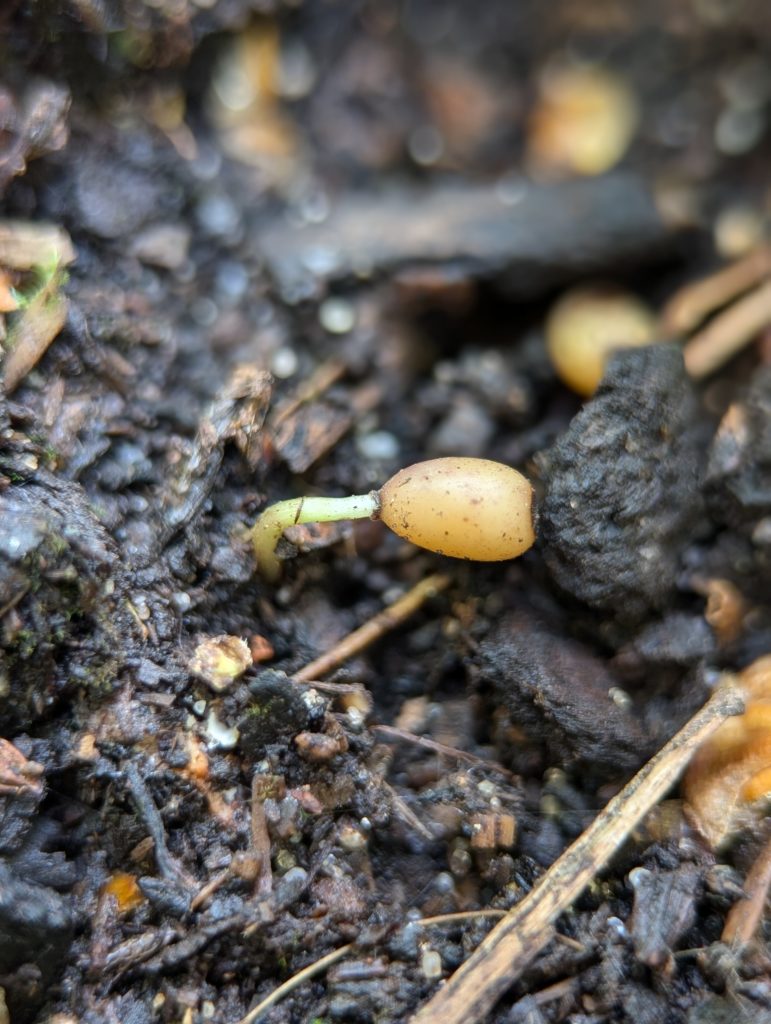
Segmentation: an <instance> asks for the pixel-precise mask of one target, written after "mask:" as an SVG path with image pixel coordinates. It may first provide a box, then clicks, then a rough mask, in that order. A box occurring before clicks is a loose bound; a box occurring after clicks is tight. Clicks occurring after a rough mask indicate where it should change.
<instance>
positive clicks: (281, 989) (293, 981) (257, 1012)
mask: <svg viewBox="0 0 771 1024" xmlns="http://www.w3.org/2000/svg"><path fill="white" fill-rule="evenodd" d="M352 949H353V943H352V942H349V943H348V945H346V946H341V947H340V948H339V949H333V950H332V952H331V953H327V955H326V956H323V957H322V958H321V959H320V960H316V961H315V963H312V964H308V966H307V967H303V969H302V970H301V971H298V972H297V974H293V975H292V977H291V978H287V980H286V981H285V982H284V983H283V984H281V985H279V986H278V988H277V989H274V990H273V991H272V992H271V994H270V995H269V996H266V997H265V999H263V1000H262V1002H261V1003H258V1004H257V1005H256V1006H254V1007H252V1009H251V1010H250V1011H249V1012H248V1013H247V1015H246V1016H245V1017H242V1018H241V1020H239V1021H238V1024H255V1022H256V1021H258V1020H259V1019H260V1017H262V1015H263V1014H264V1013H265V1012H266V1011H267V1010H269V1009H270V1008H271V1007H272V1006H275V1005H276V1003H279V1002H281V1000H282V999H283V998H284V996H288V995H289V993H290V992H293V991H294V990H295V989H296V988H297V987H298V986H299V985H302V983H303V982H304V981H308V979H309V978H315V977H316V975H317V974H321V973H322V971H325V970H326V969H327V967H331V966H332V964H336V963H337V961H338V960H342V959H343V957H344V956H345V955H346V954H347V953H350V951H351V950H352Z"/></svg>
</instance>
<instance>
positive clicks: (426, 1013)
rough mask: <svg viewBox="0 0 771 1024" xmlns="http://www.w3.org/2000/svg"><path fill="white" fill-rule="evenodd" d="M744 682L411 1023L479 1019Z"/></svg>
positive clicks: (654, 766)
mask: <svg viewBox="0 0 771 1024" xmlns="http://www.w3.org/2000/svg"><path fill="white" fill-rule="evenodd" d="M743 710H744V702H743V698H742V692H741V690H740V689H739V688H738V687H737V686H736V685H735V684H733V683H732V682H730V681H726V682H725V683H724V685H723V686H721V688H720V689H719V690H718V691H717V692H716V693H715V694H714V695H713V696H712V697H711V699H710V700H709V701H708V702H707V703H706V704H705V705H704V707H703V708H702V709H701V710H700V711H698V712H697V713H696V714H695V715H694V716H693V718H691V720H690V721H689V722H687V723H686V725H685V726H683V728H682V729H681V730H680V731H679V732H678V733H677V734H676V735H675V736H673V737H672V739H671V740H670V741H669V743H667V744H666V746H665V747H663V748H662V750H660V751H659V753H658V754H656V755H655V756H654V757H653V758H652V759H651V760H650V761H649V762H648V763H647V764H646V765H645V766H644V767H643V768H641V769H640V771H639V772H638V773H637V775H635V776H634V778H633V779H632V780H631V781H630V782H629V783H627V785H626V786H625V787H624V788H623V789H622V790H621V792H620V793H618V795H617V796H615V797H614V798H613V799H612V800H611V801H610V803H609V804H608V805H607V806H606V807H605V808H604V810H602V811H601V812H600V814H599V815H598V816H597V817H596V818H595V820H594V821H593V822H592V824H591V825H590V826H589V828H588V829H586V831H585V832H584V833H583V834H582V835H581V836H579V838H578V839H577V840H576V841H575V842H574V843H573V844H572V845H571V846H569V847H568V848H567V850H565V852H564V853H563V854H562V855H561V856H560V857H559V859H558V860H556V861H555V862H554V864H553V865H552V866H551V868H549V870H548V871H547V872H546V874H545V875H543V877H542V878H541V879H540V880H539V881H538V882H537V884H536V885H535V887H534V888H533V889H532V890H531V892H530V893H529V894H528V895H527V896H526V897H525V898H524V899H523V900H522V902H521V903H518V904H517V906H515V907H513V908H512V909H511V910H510V911H509V912H508V913H507V915H506V917H505V918H504V919H503V920H502V921H501V922H500V924H497V925H496V926H495V928H493V930H492V931H491V932H490V934H489V935H488V936H487V938H486V939H485V940H484V942H482V944H481V945H480V946H479V947H478V948H477V950H476V951H475V952H474V953H473V954H472V955H471V957H469V959H468V960H467V961H466V963H465V964H463V966H462V967H460V968H459V969H458V970H457V971H456V972H455V974H454V975H453V976H452V977H451V978H450V979H449V981H448V982H447V983H446V984H445V985H444V987H442V988H440V989H439V991H438V992H437V993H436V994H435V995H434V997H433V998H432V999H431V1000H429V1002H428V1003H427V1004H426V1005H425V1006H424V1007H423V1009H422V1010H420V1011H419V1012H418V1013H417V1014H416V1015H415V1016H414V1017H413V1018H412V1024H476V1022H479V1021H481V1020H483V1019H484V1017H485V1016H486V1014H487V1013H488V1012H489V1011H490V1010H491V1009H492V1007H493V1006H494V1005H495V1003H496V1002H497V1001H498V999H499V998H500V996H501V995H502V994H503V993H504V992H505V991H506V989H508V988H509V987H510V986H511V985H513V984H514V982H515V981H516V980H517V978H518V977H519V976H520V975H521V973H522V971H524V970H525V968H526V967H527V966H528V965H529V964H530V963H531V962H532V960H533V959H534V958H535V957H536V956H537V954H538V953H539V952H540V951H541V950H542V949H543V948H544V946H546V945H547V943H548V942H549V941H550V939H551V937H552V935H553V934H554V923H555V921H556V920H557V918H558V917H559V916H560V914H562V913H563V912H564V911H565V910H567V909H568V907H569V906H570V905H571V904H572V903H573V901H574V900H575V899H576V898H577V897H578V896H579V894H580V893H581V892H582V891H583V890H584V888H585V887H586V886H587V885H588V884H589V882H590V881H591V880H592V878H593V877H594V876H595V875H596V874H597V872H599V871H600V870H602V868H603V867H604V866H605V864H606V863H607V862H608V860H609V859H610V857H611V856H612V855H613V854H614V853H615V851H616V850H617V849H618V847H619V845H620V844H621V843H622V842H623V841H624V839H625V838H626V837H627V836H628V834H629V832H630V831H631V830H632V829H633V828H634V827H635V826H636V825H637V824H638V823H639V822H640V820H641V819H642V818H643V817H644V815H645V814H646V812H647V811H648V810H649V809H650V808H651V807H652V806H653V805H654V804H655V803H656V802H657V801H658V800H660V799H661V797H663V796H664V794H665V793H666V792H667V790H668V789H669V788H670V787H671V786H672V784H673V783H674V782H675V780H676V779H677V777H678V776H679V775H680V773H681V772H682V770H683V769H684V768H685V766H686V765H687V763H688V761H689V760H690V758H691V755H692V754H693V752H694V751H695V749H696V748H697V747H698V746H699V745H700V744H701V743H703V742H704V740H705V739H707V737H708V736H710V735H711V734H712V733H713V732H714V731H715V730H716V729H717V728H718V726H719V725H720V724H721V723H722V722H724V721H725V719H726V718H728V717H730V716H731V715H738V714H741V713H742V711H743Z"/></svg>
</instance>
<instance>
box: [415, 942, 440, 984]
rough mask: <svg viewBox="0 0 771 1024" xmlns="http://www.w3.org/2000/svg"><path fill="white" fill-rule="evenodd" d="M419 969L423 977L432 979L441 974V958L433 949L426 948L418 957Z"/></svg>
mask: <svg viewBox="0 0 771 1024" xmlns="http://www.w3.org/2000/svg"><path fill="white" fill-rule="evenodd" d="M420 970H421V972H422V974H423V977H424V978H427V979H428V980H433V979H434V978H441V976H442V958H441V957H440V956H439V954H438V953H437V951H436V950H435V949H426V950H424V951H423V954H422V956H421V958H420Z"/></svg>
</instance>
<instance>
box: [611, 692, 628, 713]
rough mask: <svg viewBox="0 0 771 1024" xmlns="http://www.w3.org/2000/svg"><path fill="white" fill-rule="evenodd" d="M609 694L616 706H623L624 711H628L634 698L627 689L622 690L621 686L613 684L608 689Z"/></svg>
mask: <svg viewBox="0 0 771 1024" xmlns="http://www.w3.org/2000/svg"><path fill="white" fill-rule="evenodd" d="M608 696H609V697H610V699H611V700H612V701H613V703H614V704H615V705H616V707H619V708H621V709H622V710H623V711H626V710H627V709H628V708H630V707H631V706H632V698H631V697H630V696H629V694H628V693H627V692H626V690H622V689H621V687H620V686H611V688H610V689H609V690H608Z"/></svg>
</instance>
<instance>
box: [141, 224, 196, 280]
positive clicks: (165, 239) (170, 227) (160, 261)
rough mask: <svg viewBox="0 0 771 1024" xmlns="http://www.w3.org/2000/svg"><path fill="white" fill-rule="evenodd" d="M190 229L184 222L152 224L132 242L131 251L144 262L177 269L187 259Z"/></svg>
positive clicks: (154, 265) (167, 268) (168, 268)
mask: <svg viewBox="0 0 771 1024" xmlns="http://www.w3.org/2000/svg"><path fill="white" fill-rule="evenodd" d="M189 248H190V229H189V228H188V227H186V226H185V225H184V224H150V225H148V226H147V227H146V228H144V230H142V231H140V232H139V233H138V234H137V235H136V236H135V238H134V240H133V242H132V243H131V252H132V253H133V255H134V256H136V258H137V259H138V260H141V262H142V263H147V264H148V265H149V266H152V267H163V268H164V269H166V270H177V269H178V268H179V267H181V266H182V265H183V263H185V261H186V260H187V254H188V249H189Z"/></svg>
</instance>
